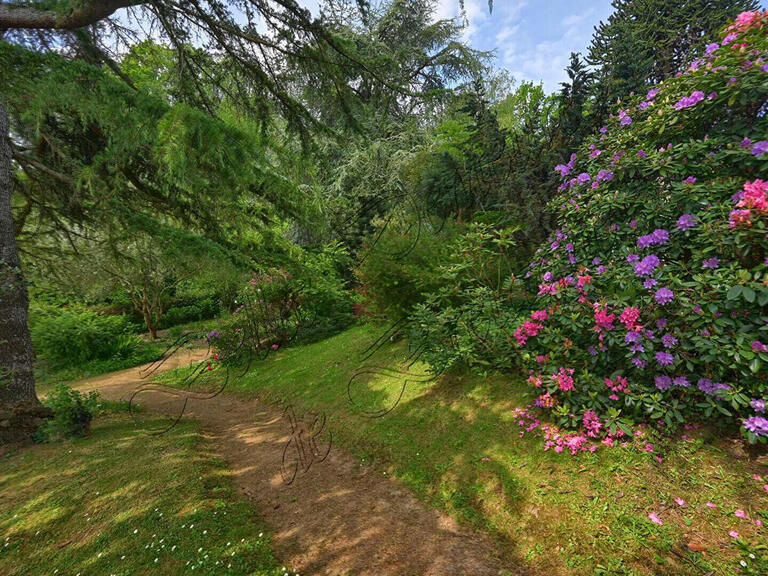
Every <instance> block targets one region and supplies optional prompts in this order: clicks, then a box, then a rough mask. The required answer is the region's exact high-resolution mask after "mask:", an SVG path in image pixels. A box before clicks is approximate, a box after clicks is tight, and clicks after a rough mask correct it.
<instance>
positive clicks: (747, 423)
mask: <svg viewBox="0 0 768 576" xmlns="http://www.w3.org/2000/svg"><path fill="white" fill-rule="evenodd" d="M744 429H745V430H748V431H749V432H752V434H754V435H755V436H768V420H766V419H765V418H763V417H762V416H752V417H751V418H747V419H746V420H744Z"/></svg>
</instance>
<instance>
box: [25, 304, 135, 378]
mask: <svg viewBox="0 0 768 576" xmlns="http://www.w3.org/2000/svg"><path fill="white" fill-rule="evenodd" d="M131 332H132V326H131V323H130V322H129V321H128V319H127V318H126V317H125V316H102V315H100V314H97V313H95V312H93V311H91V310H87V309H84V310H63V311H55V312H51V311H49V312H43V313H42V314H38V315H36V317H35V319H34V322H33V323H32V339H33V342H34V345H35V349H36V351H37V353H38V354H39V355H40V356H41V357H42V358H44V359H45V360H46V361H48V362H49V363H50V364H51V365H52V366H56V367H66V366H76V365H80V364H84V363H86V362H90V361H92V360H107V359H110V360H112V359H114V360H122V359H127V358H131V357H134V356H137V355H138V354H139V352H140V351H141V348H142V346H143V343H142V341H141V340H140V339H139V338H138V337H136V336H135V335H134V334H132V333H131Z"/></svg>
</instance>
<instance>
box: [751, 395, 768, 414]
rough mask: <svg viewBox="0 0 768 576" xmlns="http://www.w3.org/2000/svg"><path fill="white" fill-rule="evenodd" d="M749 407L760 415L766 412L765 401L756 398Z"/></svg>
mask: <svg viewBox="0 0 768 576" xmlns="http://www.w3.org/2000/svg"><path fill="white" fill-rule="evenodd" d="M749 405H750V406H752V410H754V411H755V412H759V413H760V414H762V413H763V412H765V400H762V399H760V398H755V399H754V400H752V401H751V402H750V403H749Z"/></svg>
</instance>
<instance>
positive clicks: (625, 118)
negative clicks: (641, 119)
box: [619, 110, 632, 126]
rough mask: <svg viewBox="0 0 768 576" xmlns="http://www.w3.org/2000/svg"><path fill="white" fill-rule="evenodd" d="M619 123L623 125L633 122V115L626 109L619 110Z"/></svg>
mask: <svg viewBox="0 0 768 576" xmlns="http://www.w3.org/2000/svg"><path fill="white" fill-rule="evenodd" d="M619 124H621V125H622V126H629V125H630V124H632V117H631V116H630V115H629V113H627V111H626V110H619Z"/></svg>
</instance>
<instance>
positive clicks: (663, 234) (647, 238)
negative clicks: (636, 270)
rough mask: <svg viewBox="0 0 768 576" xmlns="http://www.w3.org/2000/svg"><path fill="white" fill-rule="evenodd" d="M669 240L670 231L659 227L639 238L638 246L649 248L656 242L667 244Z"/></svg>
mask: <svg viewBox="0 0 768 576" xmlns="http://www.w3.org/2000/svg"><path fill="white" fill-rule="evenodd" d="M667 242H669V232H667V231H666V230H664V229H662V228H657V229H656V230H654V231H653V232H651V233H650V234H645V235H644V236H640V238H638V239H637V246H638V247H639V248H648V246H653V245H654V244H666V243H667Z"/></svg>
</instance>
